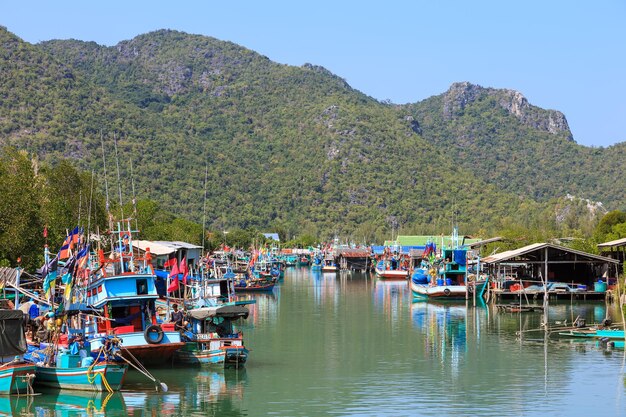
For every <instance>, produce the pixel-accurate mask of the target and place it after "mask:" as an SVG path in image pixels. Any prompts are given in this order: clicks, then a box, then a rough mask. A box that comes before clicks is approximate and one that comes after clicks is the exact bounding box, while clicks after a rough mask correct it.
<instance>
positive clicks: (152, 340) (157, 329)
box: [143, 324, 164, 345]
mask: <svg viewBox="0 0 626 417" xmlns="http://www.w3.org/2000/svg"><path fill="white" fill-rule="evenodd" d="M155 335H156V337H155ZM163 336H164V334H163V329H162V328H161V326H159V325H156V324H152V325H150V326H148V327H147V328H146V330H145V331H144V332H143V337H144V339H146V342H148V343H149V344H151V345H158V344H159V343H161V341H162V340H163Z"/></svg>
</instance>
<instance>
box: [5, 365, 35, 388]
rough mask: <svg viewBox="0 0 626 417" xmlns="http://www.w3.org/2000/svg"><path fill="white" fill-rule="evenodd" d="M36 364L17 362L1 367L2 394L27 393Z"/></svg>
mask: <svg viewBox="0 0 626 417" xmlns="http://www.w3.org/2000/svg"><path fill="white" fill-rule="evenodd" d="M35 368H36V366H35V365H32V364H29V363H17V364H13V365H7V366H5V367H3V368H0V395H11V394H26V393H27V391H28V385H29V380H30V379H31V378H32V376H34V375H35Z"/></svg>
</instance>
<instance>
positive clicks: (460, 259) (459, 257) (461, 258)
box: [453, 249, 467, 265]
mask: <svg viewBox="0 0 626 417" xmlns="http://www.w3.org/2000/svg"><path fill="white" fill-rule="evenodd" d="M466 253H467V251H466V250H463V249H455V250H454V251H453V260H454V262H456V263H457V264H459V265H465V254H466Z"/></svg>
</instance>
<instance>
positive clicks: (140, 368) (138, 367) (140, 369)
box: [117, 347, 167, 391]
mask: <svg viewBox="0 0 626 417" xmlns="http://www.w3.org/2000/svg"><path fill="white" fill-rule="evenodd" d="M123 349H124V350H126V352H127V353H128V354H129V355H130V357H131V358H133V360H134V361H135V362H137V365H135V364H134V363H132V362H131V361H129V360H128V359H126V358H125V357H123V356H122V355H117V357H118V358H120V359H121V360H123V361H124V362H126V363H128V364H129V365H130V366H132V367H133V368H135V369H136V370H137V371H138V372H139V373H140V374H143V376H145V377H146V378H148V379H149V380H151V381H152V382H154V383H156V384H157V391H158V384H159V381H157V379H156V378H155V377H153V376H152V375H150V372H148V370H147V369H146V368H144V366H143V365H142V364H141V362H139V361H138V360H137V358H135V356H133V354H132V353H131V352H130V350H128V349H126V348H125V347H123ZM162 385H164V384H162ZM166 388H167V386H165V388H164V390H165V391H167V389H166Z"/></svg>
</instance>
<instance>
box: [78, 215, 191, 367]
mask: <svg viewBox="0 0 626 417" xmlns="http://www.w3.org/2000/svg"><path fill="white" fill-rule="evenodd" d="M125 223H126V224H125V228H124V229H122V228H121V223H120V222H118V223H117V230H115V231H112V232H110V234H111V241H112V246H113V247H112V250H111V254H110V256H109V257H108V258H105V256H104V254H103V253H102V251H101V250H100V251H99V255H98V260H97V261H95V262H94V263H93V265H92V268H91V270H92V271H95V272H93V273H92V274H91V275H90V276H89V279H88V282H87V285H86V287H85V294H86V303H87V304H88V305H89V306H90V307H92V308H94V309H102V311H103V315H102V317H99V318H98V319H97V320H95V321H92V322H91V323H90V324H89V325H88V326H87V330H88V331H87V335H88V338H89V339H90V342H91V350H92V353H94V354H97V353H98V351H99V350H100V349H101V348H102V347H103V346H104V344H105V343H106V341H107V336H110V335H116V336H117V337H118V338H119V339H120V340H121V347H122V349H121V351H120V354H121V355H122V356H123V357H124V358H126V359H127V360H135V359H136V360H138V361H139V362H140V363H142V364H144V365H164V364H167V363H168V362H169V361H170V359H171V358H172V356H173V354H174V352H175V351H176V350H178V349H180V348H181V347H183V346H184V342H182V340H181V337H180V333H179V332H178V331H176V330H175V329H174V328H173V326H171V327H165V326H161V325H159V324H158V323H157V314H156V308H155V302H156V300H157V299H158V298H159V294H158V292H157V289H156V285H155V282H156V275H155V274H154V271H153V269H152V265H151V255H150V253H149V252H146V254H145V255H144V256H143V257H140V256H139V255H138V254H135V253H134V251H133V245H132V241H131V239H132V235H133V233H136V231H133V230H131V227H130V220H126V221H125Z"/></svg>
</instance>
